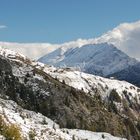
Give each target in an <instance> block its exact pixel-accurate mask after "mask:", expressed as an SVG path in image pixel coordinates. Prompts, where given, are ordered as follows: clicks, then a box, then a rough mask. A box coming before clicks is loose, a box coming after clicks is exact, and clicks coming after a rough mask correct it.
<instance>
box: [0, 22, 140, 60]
mask: <svg viewBox="0 0 140 140" xmlns="http://www.w3.org/2000/svg"><path fill="white" fill-rule="evenodd" d="M2 27H3V28H6V26H4V25H3V26H2V25H0V28H2ZM102 42H109V43H112V44H114V45H115V46H116V47H117V48H118V49H120V50H122V51H124V52H125V53H126V54H128V55H129V56H131V57H133V58H136V59H138V60H140V21H137V22H133V23H123V24H120V25H119V26H117V27H116V28H114V29H113V30H110V31H108V32H107V33H105V34H103V35H102V36H101V37H99V38H95V39H88V40H83V39H78V40H77V41H71V42H66V43H64V44H49V43H33V44H30V43H26V44H23V43H7V42H0V46H5V47H6V48H10V49H12V50H15V51H17V52H20V53H23V54H24V55H26V56H28V57H30V58H34V59H38V58H39V57H41V56H43V55H45V54H47V53H50V52H52V51H54V50H55V49H57V48H59V47H61V46H62V47H75V46H79V47H80V46H82V45H85V44H91V43H102Z"/></svg>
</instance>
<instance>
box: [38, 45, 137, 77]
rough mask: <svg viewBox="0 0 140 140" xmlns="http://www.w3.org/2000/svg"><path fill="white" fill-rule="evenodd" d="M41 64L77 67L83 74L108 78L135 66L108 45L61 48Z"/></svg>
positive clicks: (45, 58)
mask: <svg viewBox="0 0 140 140" xmlns="http://www.w3.org/2000/svg"><path fill="white" fill-rule="evenodd" d="M39 61H40V62H43V63H46V64H50V65H54V66H58V67H76V68H79V69H80V70H81V71H83V72H87V73H91V74H97V75H101V76H106V75H109V74H112V73H115V72H117V71H120V70H123V69H126V68H127V67H129V66H132V65H135V64H136V63H137V61H136V60H135V59H133V58H130V57H129V56H127V55H126V54H125V53H123V52H121V51H120V50H118V49H117V48H116V47H115V46H113V45H111V44H107V43H102V44H97V45H92V44H90V45H85V46H81V47H73V48H66V47H61V48H59V49H57V50H55V51H53V52H52V53H50V54H48V55H45V56H44V57H42V58H40V59H39Z"/></svg>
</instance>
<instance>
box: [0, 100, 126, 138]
mask: <svg viewBox="0 0 140 140" xmlns="http://www.w3.org/2000/svg"><path fill="white" fill-rule="evenodd" d="M0 116H1V117H2V118H3V119H4V121H5V123H7V124H9V125H11V124H15V125H17V126H18V127H19V128H20V131H21V135H22V138H23V140H24V139H26V140H29V139H30V134H31V133H34V139H35V140H60V139H61V140H73V137H74V138H75V140H82V139H88V140H97V139H100V140H125V139H123V138H117V137H114V136H112V135H110V134H108V133H95V132H90V131H85V130H72V129H71V130H69V129H60V128H59V125H58V124H56V123H55V122H54V121H52V120H51V119H49V118H47V117H45V116H43V115H42V114H40V113H36V112H33V111H29V110H25V109H23V108H21V107H20V106H18V105H17V104H16V103H15V102H14V101H11V100H3V99H1V98H0ZM103 135H104V138H103ZM1 138H2V137H0V139H1ZM3 139H4V138H3Z"/></svg>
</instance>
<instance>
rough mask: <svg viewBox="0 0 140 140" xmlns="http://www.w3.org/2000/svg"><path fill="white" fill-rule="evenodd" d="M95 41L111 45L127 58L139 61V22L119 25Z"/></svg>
mask: <svg viewBox="0 0 140 140" xmlns="http://www.w3.org/2000/svg"><path fill="white" fill-rule="evenodd" d="M95 40H96V42H109V43H112V44H114V45H115V46H116V47H118V48H119V49H120V50H122V51H124V52H125V53H126V54H128V55H129V56H131V57H133V58H136V59H138V60H140V21H137V22H133V23H123V24H120V25H119V26H117V27H116V28H114V29H113V30H112V31H108V32H107V33H106V34H103V35H102V36H101V37H99V38H96V39H95Z"/></svg>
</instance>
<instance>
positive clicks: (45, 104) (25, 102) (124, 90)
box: [0, 49, 140, 140]
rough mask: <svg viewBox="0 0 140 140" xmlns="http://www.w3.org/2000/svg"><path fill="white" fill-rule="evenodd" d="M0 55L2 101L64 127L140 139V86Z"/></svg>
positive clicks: (9, 53) (12, 54) (15, 55)
mask: <svg viewBox="0 0 140 140" xmlns="http://www.w3.org/2000/svg"><path fill="white" fill-rule="evenodd" d="M0 54H1V55H0V65H1V67H0V98H2V99H4V100H13V101H15V102H16V103H17V104H18V105H20V106H21V107H23V108H26V109H29V110H32V111H35V112H40V113H42V114H43V115H45V116H47V117H48V118H51V119H52V120H54V121H55V122H56V123H58V124H59V125H60V127H66V128H74V129H76V128H78V129H86V130H91V131H95V132H107V133H111V134H112V135H114V136H119V137H126V138H128V139H130V140H131V139H132V138H134V139H135V140H139V139H140V122H139V120H140V119H139V118H140V114H139V112H140V89H139V88H137V87H136V86H133V85H131V84H129V83H127V82H121V81H117V80H109V79H104V78H101V77H97V76H92V75H89V74H85V73H81V72H77V71H72V70H70V69H66V70H65V69H56V68H54V67H48V66H45V65H44V64H41V63H38V62H35V61H31V60H30V59H28V58H26V57H24V56H23V55H21V54H18V53H15V52H12V51H9V50H5V49H1V50H0ZM66 79H67V80H66ZM73 82H74V83H73ZM79 86H80V88H79ZM78 88H79V89H78ZM2 104H4V103H2ZM25 124H26V122H25ZM52 131H53V130H52ZM59 131H60V130H59ZM70 133H74V134H75V133H76V131H74V130H73V131H70ZM86 134H88V132H87V133H86ZM55 135H57V134H56V133H55ZM77 135H79V133H78V132H77ZM48 139H49V138H48Z"/></svg>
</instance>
